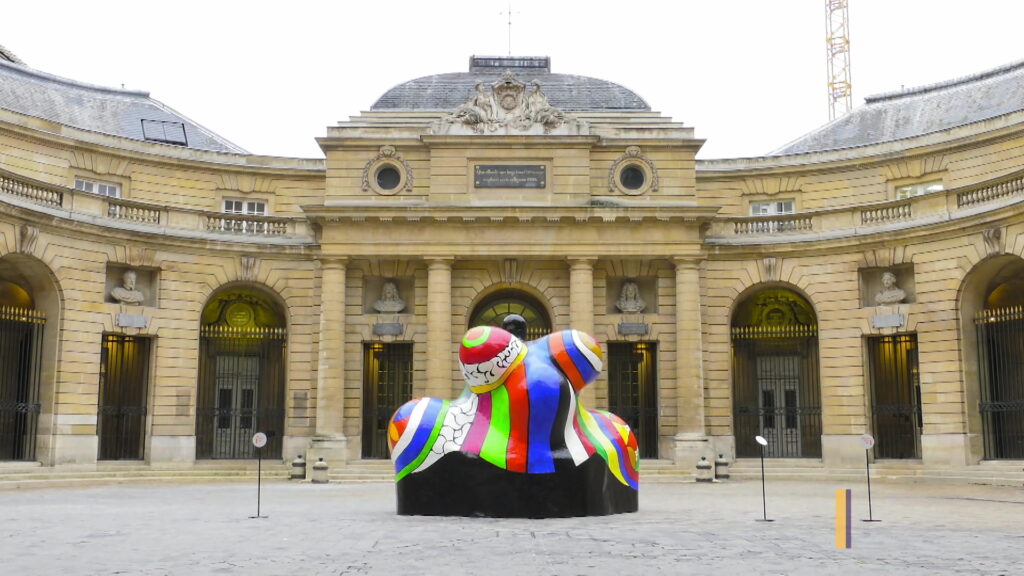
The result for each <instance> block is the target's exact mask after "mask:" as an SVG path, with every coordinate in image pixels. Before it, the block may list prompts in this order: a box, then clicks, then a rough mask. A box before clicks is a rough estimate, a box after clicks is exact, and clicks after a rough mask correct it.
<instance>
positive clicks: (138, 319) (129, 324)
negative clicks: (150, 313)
mask: <svg viewBox="0 0 1024 576" xmlns="http://www.w3.org/2000/svg"><path fill="white" fill-rule="evenodd" d="M117 325H118V326H119V327H121V328H145V327H147V326H149V319H148V318H146V317H145V316H144V315H142V314H118V315H117Z"/></svg>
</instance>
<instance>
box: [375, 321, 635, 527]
mask: <svg viewBox="0 0 1024 576" xmlns="http://www.w3.org/2000/svg"><path fill="white" fill-rule="evenodd" d="M459 362H460V365H461V367H462V374H463V377H464V378H465V380H466V383H467V388H466V390H465V391H464V392H463V394H462V395H461V396H460V397H459V398H457V399H456V400H454V401H448V400H441V399H437V398H420V399H417V400H412V401H410V402H407V403H406V404H405V405H403V406H402V407H401V408H399V409H398V411H397V412H396V413H395V415H394V416H393V417H392V419H391V423H390V425H389V427H388V441H389V444H390V446H391V459H392V460H393V462H394V464H395V480H396V483H397V486H398V509H399V510H398V511H399V513H400V514H428V515H453V516H461V515H479V516H501V517H510V516H517V517H551V516H585V515H599V514H614V513H619V512H635V511H636V510H637V491H638V489H639V474H638V472H637V443H636V437H635V436H634V435H633V433H632V431H630V429H629V426H627V425H626V423H625V422H623V421H622V420H621V419H620V418H618V417H617V416H615V415H614V414H611V413H609V412H606V411H603V410H585V409H583V408H582V407H581V406H580V404H579V397H578V395H579V392H580V390H582V389H583V387H584V386H586V385H587V384H589V383H591V382H593V381H594V380H595V379H596V378H597V376H598V374H599V373H600V371H601V368H602V364H603V360H602V353H601V349H600V347H599V346H598V345H597V343H596V342H595V341H594V339H593V338H591V337H590V336H589V335H587V334H585V333H583V332H580V331H578V330H562V331H560V332H555V333H553V334H550V335H548V336H545V337H543V338H540V339H538V340H534V341H531V342H529V343H524V342H523V341H521V340H520V339H518V338H516V337H515V336H514V335H512V334H510V333H509V332H507V331H505V330H503V329H501V328H496V327H490V326H481V327H476V328H472V329H470V330H469V331H468V332H467V333H466V335H465V337H464V338H463V339H462V346H461V347H460V350H459Z"/></svg>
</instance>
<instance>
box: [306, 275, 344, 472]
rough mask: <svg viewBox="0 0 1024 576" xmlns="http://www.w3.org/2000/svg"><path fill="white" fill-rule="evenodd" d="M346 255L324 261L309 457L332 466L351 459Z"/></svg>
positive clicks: (321, 278) (308, 458)
mask: <svg viewBox="0 0 1024 576" xmlns="http://www.w3.org/2000/svg"><path fill="white" fill-rule="evenodd" d="M346 263H347V260H346V259H345V258H324V259H323V260H321V261H320V348H319V350H318V352H317V376H316V433H315V435H314V436H313V441H312V444H311V445H310V449H309V454H308V457H307V460H309V461H312V462H316V459H317V458H319V457H323V459H324V461H326V462H327V463H328V465H329V466H340V465H342V464H344V463H345V461H346V460H348V450H347V447H348V446H347V445H348V441H347V439H346V438H345V433H344V422H345V272H346Z"/></svg>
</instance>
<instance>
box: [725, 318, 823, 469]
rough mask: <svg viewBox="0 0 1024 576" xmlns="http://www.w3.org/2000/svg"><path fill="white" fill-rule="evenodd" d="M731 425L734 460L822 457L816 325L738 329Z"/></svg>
mask: <svg viewBox="0 0 1024 576" xmlns="http://www.w3.org/2000/svg"><path fill="white" fill-rule="evenodd" d="M732 345H733V425H734V428H735V434H736V455H737V456H739V457H743V458H753V457H757V456H760V454H761V447H760V446H759V445H758V444H757V442H755V440H754V437H755V436H763V437H764V439H765V440H767V441H768V445H767V446H766V447H765V448H764V455H765V456H766V457H775V458H820V457H821V391H820V387H819V385H818V329H817V326H806V325H791V326H735V327H733V329H732Z"/></svg>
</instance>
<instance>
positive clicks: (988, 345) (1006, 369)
mask: <svg viewBox="0 0 1024 576" xmlns="http://www.w3.org/2000/svg"><path fill="white" fill-rule="evenodd" d="M974 323H975V327H976V328H975V329H976V331H977V340H978V362H979V366H978V368H979V370H978V372H979V376H980V379H981V402H980V410H981V419H982V428H983V431H984V443H985V459H986V460H1024V306H1020V305H1014V306H1004V307H995V306H993V307H991V308H986V309H984V310H981V311H979V312H978V314H977V316H976V317H975V319H974Z"/></svg>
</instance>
